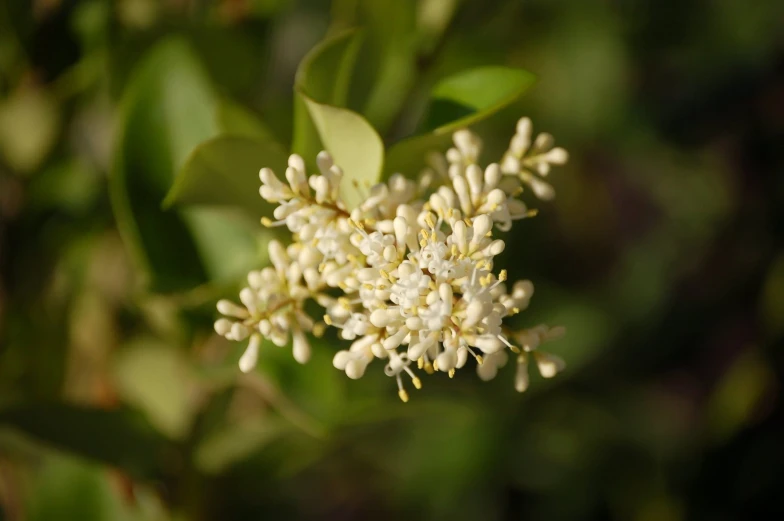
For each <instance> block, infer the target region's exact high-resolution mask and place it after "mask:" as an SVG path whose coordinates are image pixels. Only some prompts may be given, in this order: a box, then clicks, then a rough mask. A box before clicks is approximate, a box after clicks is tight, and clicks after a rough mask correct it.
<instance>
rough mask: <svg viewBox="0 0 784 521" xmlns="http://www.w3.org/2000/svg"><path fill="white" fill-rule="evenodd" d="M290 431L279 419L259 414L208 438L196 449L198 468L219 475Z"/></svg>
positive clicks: (288, 426) (287, 425)
mask: <svg viewBox="0 0 784 521" xmlns="http://www.w3.org/2000/svg"><path fill="white" fill-rule="evenodd" d="M290 431H291V426H290V425H289V424H287V423H286V422H284V421H282V420H281V419H280V418H278V417H276V416H273V415H272V414H261V413H256V414H254V415H253V416H250V417H247V418H244V419H243V420H242V421H240V422H239V423H236V424H229V425H226V426H224V427H222V428H221V429H220V430H218V431H217V432H214V433H212V434H210V435H209V436H207V437H206V438H205V439H204V440H203V441H202V442H201V443H200V444H199V446H198V448H197V449H196V453H195V455H194V458H195V461H196V465H197V466H198V467H199V469H200V470H201V471H202V472H205V473H207V474H217V473H220V472H221V471H223V470H224V469H226V468H227V467H230V466H231V465H233V464H234V463H237V462H239V461H242V460H245V459H247V458H248V457H249V456H250V455H251V454H253V453H255V452H258V451H259V450H261V449H263V448H264V447H266V446H267V445H269V443H270V442H272V441H273V440H275V439H276V438H279V437H280V436H282V435H284V434H287V433H289V432H290Z"/></svg>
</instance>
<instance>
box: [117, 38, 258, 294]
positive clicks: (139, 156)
mask: <svg viewBox="0 0 784 521" xmlns="http://www.w3.org/2000/svg"><path fill="white" fill-rule="evenodd" d="M235 112H236V111H235ZM216 114H219V110H218V100H217V97H216V95H215V92H214V90H213V88H212V86H211V85H210V84H209V82H208V80H207V77H206V74H205V72H204V70H203V68H202V67H201V65H200V63H199V62H198V60H197V59H196V58H195V56H194V55H193V53H192V51H191V50H190V49H189V47H188V46H187V45H186V44H185V43H184V42H183V41H181V40H179V39H176V38H175V39H170V40H166V41H164V42H162V43H161V44H159V45H157V46H156V47H155V48H153V49H152V50H151V51H150V53H149V54H148V56H146V58H145V59H144V60H143V62H142V63H141V64H140V66H139V67H138V69H137V70H136V71H135V73H134V76H133V78H132V80H131V81H130V83H129V86H128V88H127V89H126V92H125V93H124V96H123V100H122V111H121V123H120V132H119V139H118V142H117V148H116V151H115V164H114V168H113V171H112V175H111V179H110V192H111V197H112V206H113V209H114V212H115V215H116V217H117V221H118V228H119V229H120V232H121V234H122V236H123V238H124V240H125V242H126V243H127V244H128V245H129V248H130V250H131V253H132V255H133V257H134V259H135V260H136V262H137V264H138V266H139V267H140V268H141V271H142V274H143V275H144V282H146V284H147V286H149V287H150V288H151V289H153V290H155V291H165V292H168V291H181V290H184V289H190V288H193V287H195V286H198V285H200V284H203V283H204V282H206V281H208V280H210V279H211V277H212V273H210V271H209V270H208V269H207V267H206V266H205V265H204V263H203V262H202V260H201V257H202V253H203V252H204V251H205V248H208V247H210V245H205V244H204V243H203V241H201V243H200V244H197V241H196V239H195V238H194V237H193V234H194V233H197V234H198V233H199V230H198V229H195V230H194V229H193V225H192V224H191V223H190V222H188V221H187V220H185V219H184V218H183V216H182V215H180V214H179V213H178V212H175V211H166V210H164V209H163V208H161V201H162V200H163V199H164V197H165V196H166V194H167V192H168V191H169V189H170V187H171V184H172V182H173V181H174V178H175V174H176V173H177V171H178V170H179V169H180V168H181V167H182V166H183V164H184V163H185V162H186V160H187V159H188V157H189V156H190V155H191V154H192V151H193V150H194V148H196V146H197V145H199V144H200V143H201V142H203V141H205V140H207V139H208V138H210V137H212V136H214V135H215V134H216V133H217V132H218V131H219V130H220V126H219V122H218V117H216ZM225 119H226V118H225V114H224V120H225ZM232 121H236V118H233V119H232ZM254 170H255V171H258V167H255V168H254ZM254 176H255V174H254ZM252 191H253V192H254V193H256V191H257V188H256V187H254V188H253V190H252ZM252 242H253V241H249V240H247V239H244V240H242V241H239V242H237V243H236V244H234V245H233V247H232V248H227V245H226V244H225V242H221V244H218V245H215V246H214V247H215V248H220V249H222V250H224V251H234V252H237V251H240V250H241V249H242V248H243V247H244V245H247V244H249V243H252Z"/></svg>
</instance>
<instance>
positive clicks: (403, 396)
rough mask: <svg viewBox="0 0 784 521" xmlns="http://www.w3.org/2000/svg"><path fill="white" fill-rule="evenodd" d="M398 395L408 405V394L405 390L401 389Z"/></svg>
mask: <svg viewBox="0 0 784 521" xmlns="http://www.w3.org/2000/svg"><path fill="white" fill-rule="evenodd" d="M397 395H398V396H400V399H401V400H403V403H408V393H407V392H406V390H405V389H400V390H399V391H398V392H397Z"/></svg>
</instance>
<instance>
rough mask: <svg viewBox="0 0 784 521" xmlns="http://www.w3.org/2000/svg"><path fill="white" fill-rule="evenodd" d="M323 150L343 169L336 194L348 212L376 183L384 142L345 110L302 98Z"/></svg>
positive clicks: (361, 119)
mask: <svg viewBox="0 0 784 521" xmlns="http://www.w3.org/2000/svg"><path fill="white" fill-rule="evenodd" d="M305 103H306V104H307V107H308V111H309V112H310V115H311V117H312V118H313V122H314V123H315V124H316V128H317V129H318V133H319V135H320V136H321V141H322V142H323V143H324V148H325V149H326V150H327V151H328V152H329V153H330V154H332V157H333V158H334V160H335V164H337V165H339V166H340V168H342V169H343V180H342V181H341V185H340V195H341V198H342V199H343V201H344V202H345V203H346V205H347V206H348V208H349V209H351V208H354V207H355V206H356V205H357V204H358V203H360V202H361V201H362V200H363V199H364V198H365V196H364V195H363V193H365V192H366V191H367V189H368V188H369V187H370V186H372V185H374V184H376V183H377V182H378V181H379V179H380V177H381V168H382V167H383V165H384V143H383V142H382V141H381V138H380V137H379V135H378V133H376V131H375V130H374V129H373V127H372V126H370V123H368V122H367V120H365V118H363V117H362V116H360V115H359V114H357V113H356V112H352V111H350V110H348V109H341V108H337V107H331V106H329V105H322V104H321V103H316V102H315V101H313V100H311V99H309V98H305Z"/></svg>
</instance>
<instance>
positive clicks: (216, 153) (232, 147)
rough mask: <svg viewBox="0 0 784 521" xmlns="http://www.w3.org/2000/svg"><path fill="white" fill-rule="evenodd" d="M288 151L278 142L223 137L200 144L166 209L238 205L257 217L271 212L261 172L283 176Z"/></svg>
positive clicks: (171, 195) (173, 189)
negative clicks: (266, 170) (261, 188)
mask: <svg viewBox="0 0 784 521" xmlns="http://www.w3.org/2000/svg"><path fill="white" fill-rule="evenodd" d="M286 161H287V158H286V152H285V151H284V150H283V147H281V146H280V145H279V144H278V143H276V142H274V141H269V140H266V141H263V140H258V139H251V138H248V137H241V136H227V135H221V136H218V137H215V138H212V139H210V140H207V141H205V142H203V143H201V144H200V145H198V146H197V147H196V148H195V149H194V150H193V152H192V153H191V155H190V156H189V157H188V159H187V161H186V162H185V165H184V166H183V167H182V169H181V170H180V173H179V175H178V176H177V179H176V180H175V182H174V185H173V186H172V188H171V190H169V193H168V195H167V196H166V199H165V200H164V206H166V207H170V206H172V205H180V204H208V205H222V206H236V207H240V208H243V209H244V210H247V212H248V214H249V215H252V216H253V217H255V218H258V217H261V216H262V215H267V214H269V213H270V206H269V204H268V203H266V202H265V201H264V199H262V198H261V196H259V185H260V182H259V175H258V173H259V170H260V169H261V168H262V167H265V166H266V167H269V168H272V169H273V170H274V171H276V172H277V173H278V174H281V173H282V172H283V171H284V170H285V168H286Z"/></svg>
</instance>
